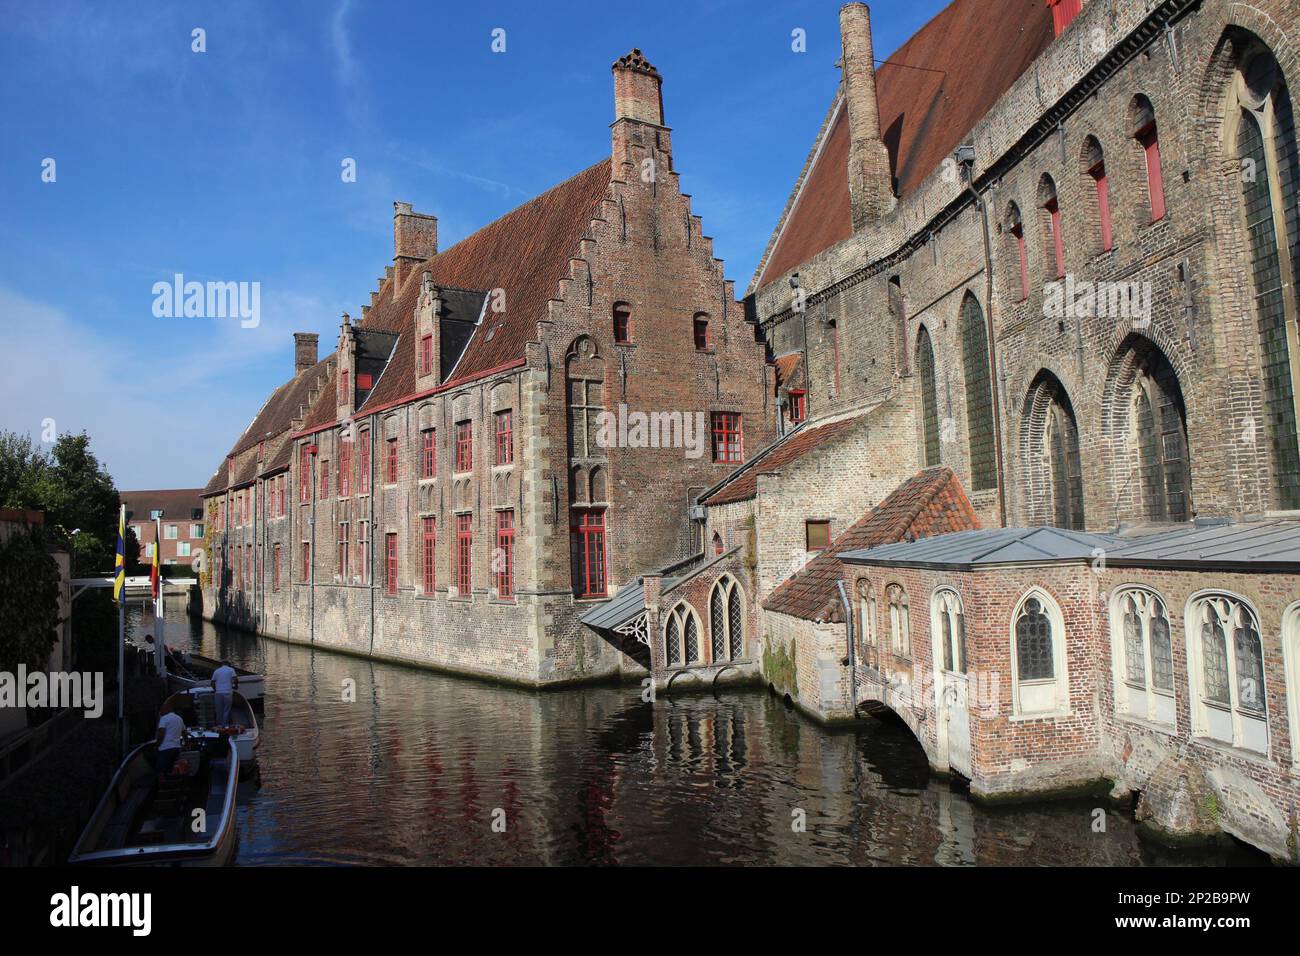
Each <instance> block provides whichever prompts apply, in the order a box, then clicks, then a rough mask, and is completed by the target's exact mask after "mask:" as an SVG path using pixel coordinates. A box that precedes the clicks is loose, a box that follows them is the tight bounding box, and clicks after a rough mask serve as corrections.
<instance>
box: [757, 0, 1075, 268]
mask: <svg viewBox="0 0 1300 956" xmlns="http://www.w3.org/2000/svg"><path fill="white" fill-rule="evenodd" d="M1054 37H1055V31H1054V30H1053V27H1052V17H1051V14H1050V13H1049V12H1048V9H1047V7H1046V5H1045V4H1044V3H1043V0H953V2H952V3H951V4H949V5H948V6H947V7H945V8H944V9H943V10H942V11H940V13H939V14H938V15H937V16H936V17H935V18H934V19H933V20H931V21H930V22H929V23H927V24H926V25H925V26H923V27H922V28H921V29H920V30H919V31H917V33H916V34H915V35H914V36H913V37H912V38H911V39H910V40H908V41H907V42H906V43H904V44H903V45H902V47H900V48H899V49H898V51H897V52H896V53H894V55H893V56H891V57H890V58H889V60H888V61H887V62H885V63H883V64H881V65H880V66H878V67H877V68H876V90H877V94H876V95H877V98H878V100H879V103H880V133H881V136H882V137H883V139H884V140H885V145H886V146H887V147H888V148H889V156H890V160H891V162H892V164H893V170H894V178H895V180H896V181H897V186H898V193H899V195H901V196H903V197H904V198H906V197H907V196H909V195H911V193H912V192H913V191H914V190H915V189H916V187H917V186H919V185H920V184H921V182H922V181H924V179H925V178H926V177H927V176H929V175H930V173H931V172H933V171H934V169H935V168H937V167H938V166H939V165H940V164H941V163H942V162H943V159H944V157H945V156H947V155H948V154H949V153H951V152H952V151H953V149H955V148H956V147H957V146H958V145H960V143H961V141H962V140H963V139H964V138H965V137H966V135H967V134H968V133H969V132H970V131H971V130H972V129H974V127H975V124H976V123H977V122H979V120H980V119H981V118H982V117H983V116H984V115H985V114H986V113H988V111H989V110H990V109H992V108H993V105H994V104H995V103H996V102H997V101H998V98H999V97H1001V96H1002V94H1003V93H1005V92H1006V91H1007V90H1008V89H1010V88H1011V85H1012V84H1013V83H1014V82H1015V81H1016V80H1017V79H1018V78H1019V77H1020V75H1021V74H1022V73H1024V72H1025V70H1027V69H1028V68H1029V66H1030V64H1032V63H1033V62H1034V60H1035V59H1037V57H1038V55H1039V54H1040V53H1042V52H1043V50H1045V49H1046V48H1047V46H1048V45H1049V44H1050V43H1051V42H1052V40H1053V39H1054ZM916 67H924V69H916ZM818 145H820V146H821V151H820V153H819V154H817V155H816V159H815V161H812V165H811V167H810V168H809V169H808V172H807V175H806V176H805V178H804V182H803V184H802V188H801V189H800V191H799V194H798V198H797V199H795V201H794V206H793V208H791V209H790V210H789V211H788V212H787V213H786V215H785V216H784V217H783V218H782V222H781V223H780V224H779V225H778V227H777V228H778V231H779V236H780V238H779V239H777V242H776V245H775V247H774V248H773V249H772V251H771V254H770V255H769V256H768V257H767V261H766V264H765V265H764V266H763V272H762V275H761V278H760V279H759V280H758V282H757V284H756V285H757V286H758V287H762V286H764V285H766V284H767V283H768V282H771V281H772V280H773V279H776V278H779V277H780V276H782V275H784V274H785V273H786V272H788V271H790V270H791V269H793V268H794V267H795V266H797V265H799V263H801V262H804V261H806V260H808V259H810V258H812V257H813V256H815V255H816V254H817V253H819V252H821V251H822V250H823V249H827V248H829V247H830V246H832V245H834V244H835V243H837V242H840V241H842V240H844V239H847V238H848V237H849V236H850V235H852V233H853V224H852V218H851V213H850V209H849V178H848V158H849V131H848V117H847V112H846V111H845V110H844V109H843V108H842V107H840V108H838V112H837V113H836V115H835V118H834V120H833V122H832V123H831V124H830V128H829V130H828V131H827V133H826V134H825V137H824V139H821V140H820V141H819V144H818ZM814 152H816V147H814Z"/></svg>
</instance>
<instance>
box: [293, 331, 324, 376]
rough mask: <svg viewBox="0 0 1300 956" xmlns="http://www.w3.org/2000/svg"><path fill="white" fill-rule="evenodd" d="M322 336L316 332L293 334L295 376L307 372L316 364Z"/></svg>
mask: <svg viewBox="0 0 1300 956" xmlns="http://www.w3.org/2000/svg"><path fill="white" fill-rule="evenodd" d="M319 343H320V336H319V335H317V334H316V333H315V332H295V333H293V374H295V375H297V374H298V373H299V372H303V371H306V370H307V369H309V368H311V367H312V366H313V365H315V364H316V361H317V359H316V351H317V346H318V345H319Z"/></svg>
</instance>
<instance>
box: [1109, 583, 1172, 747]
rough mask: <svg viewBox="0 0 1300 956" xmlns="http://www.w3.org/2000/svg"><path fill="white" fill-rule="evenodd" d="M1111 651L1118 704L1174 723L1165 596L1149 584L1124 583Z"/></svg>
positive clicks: (1114, 613) (1114, 609)
mask: <svg viewBox="0 0 1300 956" xmlns="http://www.w3.org/2000/svg"><path fill="white" fill-rule="evenodd" d="M1111 638H1112V641H1111V653H1112V660H1113V661H1115V709H1116V711H1118V712H1119V713H1121V714H1129V715H1130V716H1133V717H1139V718H1141V719H1143V720H1150V721H1154V722H1156V723H1160V724H1166V725H1170V726H1172V725H1173V724H1174V722H1175V708H1174V661H1173V645H1172V643H1171V641H1170V636H1169V614H1168V612H1167V611H1166V609H1165V604H1164V601H1162V600H1161V599H1160V596H1159V595H1157V594H1156V593H1155V592H1154V591H1151V590H1149V589H1147V588H1140V587H1132V588H1122V589H1119V590H1117V591H1116V592H1115V595H1114V597H1113V598H1112V602H1111Z"/></svg>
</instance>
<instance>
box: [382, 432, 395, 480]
mask: <svg viewBox="0 0 1300 956" xmlns="http://www.w3.org/2000/svg"><path fill="white" fill-rule="evenodd" d="M384 444H385V446H386V448H387V451H388V457H387V461H386V463H385V465H384V482H385V483H386V484H390V485H395V484H397V439H396V438H390V439H388V441H387V442H385V443H384Z"/></svg>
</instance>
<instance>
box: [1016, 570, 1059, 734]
mask: <svg viewBox="0 0 1300 956" xmlns="http://www.w3.org/2000/svg"><path fill="white" fill-rule="evenodd" d="M1011 620H1012V626H1011V646H1012V647H1011V649H1012V655H1011V656H1012V665H1013V666H1012V682H1013V686H1014V701H1015V710H1016V713H1019V714H1038V713H1058V714H1062V713H1066V712H1067V711H1068V710H1069V700H1070V698H1069V688H1070V682H1069V679H1068V677H1067V676H1066V655H1065V633H1064V628H1065V625H1064V621H1063V619H1062V617H1061V610H1060V608H1059V607H1057V605H1056V602H1055V601H1054V600H1052V598H1050V597H1049V596H1048V595H1047V593H1046V592H1045V591H1043V590H1041V589H1039V588H1034V589H1033V590H1032V591H1030V592H1029V593H1028V594H1027V595H1025V597H1024V598H1022V599H1021V601H1020V604H1019V605H1018V606H1017V607H1016V611H1015V613H1014V614H1013V615H1012V618H1011Z"/></svg>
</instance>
